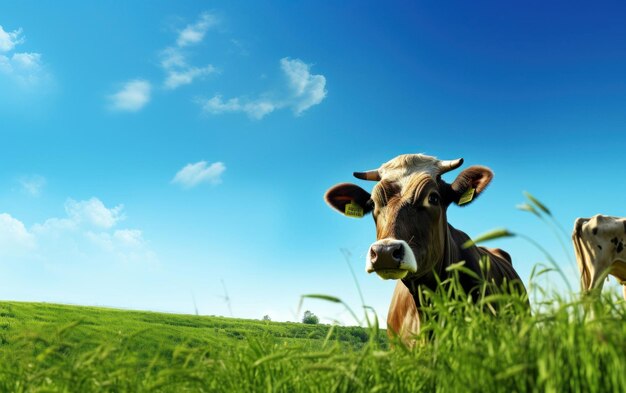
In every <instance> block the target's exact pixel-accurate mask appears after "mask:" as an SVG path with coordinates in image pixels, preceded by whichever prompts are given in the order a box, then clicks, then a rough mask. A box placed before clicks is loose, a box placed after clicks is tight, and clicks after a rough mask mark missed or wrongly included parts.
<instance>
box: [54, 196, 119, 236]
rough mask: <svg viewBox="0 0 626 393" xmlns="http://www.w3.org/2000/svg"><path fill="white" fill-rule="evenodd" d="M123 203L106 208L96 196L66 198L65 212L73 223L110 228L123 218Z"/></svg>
mask: <svg viewBox="0 0 626 393" xmlns="http://www.w3.org/2000/svg"><path fill="white" fill-rule="evenodd" d="M123 208H124V206H123V205H118V206H115V207H112V208H107V207H106V206H104V203H102V201H101V200H100V199H98V198H91V199H88V200H84V201H75V200H73V199H68V200H67V202H66V203H65V212H66V213H67V215H68V217H70V219H71V220H72V221H74V222H75V223H80V224H84V225H87V226H93V227H97V228H105V229H108V228H112V227H113V226H115V224H117V223H118V222H119V221H121V220H123V219H124V215H123V214H122V209H123Z"/></svg>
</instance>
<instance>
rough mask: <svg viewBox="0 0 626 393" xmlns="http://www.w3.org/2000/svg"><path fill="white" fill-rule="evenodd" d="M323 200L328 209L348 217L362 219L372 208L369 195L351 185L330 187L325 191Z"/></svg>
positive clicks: (344, 184) (343, 184)
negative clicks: (330, 208) (328, 206)
mask: <svg viewBox="0 0 626 393" xmlns="http://www.w3.org/2000/svg"><path fill="white" fill-rule="evenodd" d="M324 199H325V200H326V203H328V204H329V205H330V207H332V208H333V209H335V210H337V211H339V212H340V213H341V214H345V215H347V216H350V217H362V216H363V215H364V214H367V213H370V212H371V211H372V209H373V207H374V204H373V203H372V200H371V199H370V193H369V192H367V191H365V190H364V189H362V188H361V187H359V186H357V185H356V184H351V183H341V184H337V185H336V186H333V187H331V188H330V189H329V190H328V191H326V195H324ZM348 205H349V206H348Z"/></svg>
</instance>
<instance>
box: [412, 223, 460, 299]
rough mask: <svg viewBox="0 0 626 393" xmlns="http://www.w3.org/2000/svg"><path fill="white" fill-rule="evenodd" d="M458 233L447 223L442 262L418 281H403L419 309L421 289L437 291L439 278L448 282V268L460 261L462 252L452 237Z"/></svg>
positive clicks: (436, 264) (417, 279) (437, 263)
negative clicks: (454, 233)
mask: <svg viewBox="0 0 626 393" xmlns="http://www.w3.org/2000/svg"><path fill="white" fill-rule="evenodd" d="M453 231H455V232H456V231H457V230H456V229H454V227H452V226H451V225H450V224H447V223H446V233H445V235H444V249H443V254H442V257H441V260H439V261H437V262H436V263H435V264H434V266H435V267H434V268H433V270H432V271H431V272H428V273H426V274H425V275H423V276H420V277H419V278H416V279H407V280H403V282H404V284H405V285H406V286H407V287H408V288H409V291H410V292H411V294H412V295H413V299H415V304H416V305H417V307H418V309H419V307H420V300H419V289H418V288H419V287H422V289H424V288H428V289H430V290H431V291H435V290H436V289H437V283H438V280H437V277H438V278H439V281H443V280H446V279H447V278H448V276H449V272H448V271H447V270H446V269H447V267H448V266H450V265H451V264H453V263H456V262H458V261H459V259H460V250H459V247H458V245H457V244H456V243H455V241H454V238H453V236H452V232H453Z"/></svg>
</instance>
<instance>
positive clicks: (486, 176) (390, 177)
mask: <svg viewBox="0 0 626 393" xmlns="http://www.w3.org/2000/svg"><path fill="white" fill-rule="evenodd" d="M462 163H463V159H458V160H453V161H440V160H438V159H436V158H434V157H430V156H426V155H422V154H405V155H401V156H398V157H396V158H394V159H393V160H391V161H389V162H387V163H385V164H383V165H382V166H381V167H380V168H379V169H376V170H373V171H368V172H355V173H354V176H356V177H357V178H360V179H365V180H373V181H377V182H378V183H377V184H376V185H375V186H374V188H373V190H372V194H371V195H370V193H368V192H367V191H365V190H363V189H362V188H361V187H359V186H357V185H355V184H349V183H342V184H338V185H336V186H334V187H332V188H331V189H329V190H328V191H327V192H326V195H325V199H326V201H327V202H328V204H329V205H330V206H331V207H333V208H335V209H336V210H338V211H339V212H341V213H344V214H346V215H349V216H362V215H364V214H367V213H370V212H371V213H373V217H374V222H375V223H376V238H377V241H376V242H374V243H373V244H372V245H371V246H370V249H369V252H368V253H367V257H366V267H365V269H366V271H367V272H368V273H371V272H375V273H377V274H378V275H379V276H380V277H382V278H383V279H401V281H398V283H397V285H396V288H395V291H394V294H393V297H392V300H391V305H390V307H389V313H388V316H387V326H388V327H389V328H390V330H391V331H392V332H393V334H398V335H399V336H400V337H401V338H402V340H403V341H404V342H405V343H409V344H410V343H412V341H413V340H412V338H413V336H414V335H415V334H417V333H418V332H419V329H420V312H419V309H420V307H419V288H420V287H423V288H429V289H433V290H434V289H435V288H436V286H437V281H436V278H435V277H436V276H435V275H437V276H438V277H439V278H440V279H441V280H445V279H446V278H447V277H448V274H449V272H448V271H447V270H446V268H447V267H448V266H450V265H451V264H453V263H456V262H459V261H465V267H466V268H468V269H470V270H471V271H473V272H476V273H477V274H478V275H479V276H480V275H481V274H483V273H481V268H480V265H479V261H480V260H481V257H482V256H488V257H489V261H490V266H488V268H487V269H485V270H486V277H485V278H486V279H487V280H488V281H489V282H494V283H495V284H497V285H501V284H502V283H503V282H504V281H505V280H508V281H509V282H510V281H513V280H515V281H519V283H520V285H519V288H520V291H521V292H524V293H525V289H524V286H523V284H521V280H520V278H519V276H518V275H517V273H516V272H515V270H514V269H513V265H512V263H511V258H510V256H509V255H508V254H507V253H506V252H504V251H502V250H498V249H486V248H483V247H477V246H471V247H469V248H466V249H465V248H463V247H462V245H463V244H464V243H465V242H467V241H468V240H469V237H468V236H467V235H466V234H465V233H463V232H461V231H459V230H457V229H455V228H453V227H452V226H451V225H450V224H448V221H447V218H446V211H447V208H448V206H449V205H450V204H451V203H455V204H457V205H465V204H467V203H469V202H471V201H473V199H475V198H476V197H477V196H478V195H480V193H481V192H482V191H483V190H484V189H485V187H486V186H487V185H488V184H489V182H490V181H491V179H492V177H493V173H492V172H491V170H490V169H488V168H486V167H482V166H472V167H469V168H467V169H465V170H464V171H463V172H461V173H460V174H459V176H458V177H457V178H456V180H454V182H452V184H448V183H446V182H445V181H444V180H442V179H441V175H443V174H444V173H446V172H448V171H451V170H453V169H456V168H458V167H459V166H461V164H462ZM461 285H462V286H463V288H464V289H465V291H466V292H467V293H469V292H470V291H472V290H473V289H475V288H476V287H477V286H478V285H480V282H479V280H476V279H474V278H472V277H470V276H469V275H462V277H461Z"/></svg>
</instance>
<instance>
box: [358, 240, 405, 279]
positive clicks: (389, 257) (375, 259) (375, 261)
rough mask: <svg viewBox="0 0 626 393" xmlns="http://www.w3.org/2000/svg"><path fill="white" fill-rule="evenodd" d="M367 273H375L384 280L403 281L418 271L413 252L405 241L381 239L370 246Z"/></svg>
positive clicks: (366, 264) (366, 265) (366, 266)
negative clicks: (411, 273) (408, 275)
mask: <svg viewBox="0 0 626 393" xmlns="http://www.w3.org/2000/svg"><path fill="white" fill-rule="evenodd" d="M365 271H366V272H368V273H372V272H375V273H376V274H378V275H379V276H380V277H381V278H382V279H384V280H388V279H394V280H397V279H401V278H404V277H405V276H406V275H407V274H408V273H409V272H413V273H414V272H416V271H417V263H416V262H415V255H413V250H411V247H409V245H408V244H407V243H406V242H405V241H404V240H397V239H389V238H387V239H381V240H378V241H376V242H375V243H373V244H372V245H371V246H370V249H369V252H368V253H367V257H366V263H365Z"/></svg>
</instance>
